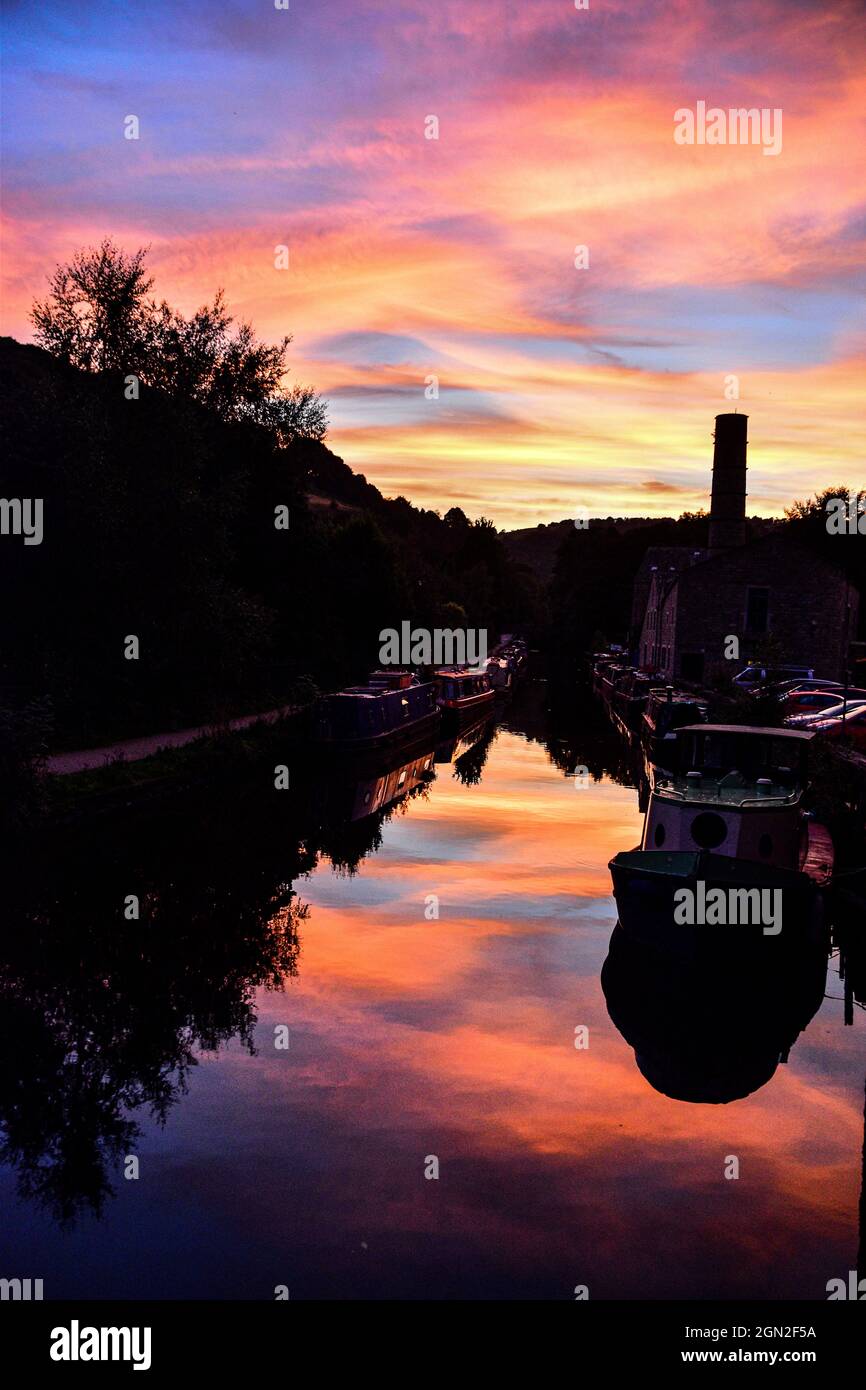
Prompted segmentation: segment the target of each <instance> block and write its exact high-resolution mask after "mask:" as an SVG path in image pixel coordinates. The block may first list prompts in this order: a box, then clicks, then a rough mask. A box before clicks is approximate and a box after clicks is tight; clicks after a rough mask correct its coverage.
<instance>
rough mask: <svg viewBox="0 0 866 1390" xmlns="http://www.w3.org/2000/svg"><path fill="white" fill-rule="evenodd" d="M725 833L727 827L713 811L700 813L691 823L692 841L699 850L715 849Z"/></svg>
mask: <svg viewBox="0 0 866 1390" xmlns="http://www.w3.org/2000/svg"><path fill="white" fill-rule="evenodd" d="M727 833H728V827H727V826H726V825H725V822H724V821H723V820H722V818H721V816H717V815H716V813H715V811H702V812H701V814H700V815H699V816H695V818H694V820H693V821H692V839H693V840H694V842H695V844H696V845H699V846H700V848H701V849H717V848H718V846H719V845H720V844H721V843H722V841H723V840H724V839H725V836H726V835H727Z"/></svg>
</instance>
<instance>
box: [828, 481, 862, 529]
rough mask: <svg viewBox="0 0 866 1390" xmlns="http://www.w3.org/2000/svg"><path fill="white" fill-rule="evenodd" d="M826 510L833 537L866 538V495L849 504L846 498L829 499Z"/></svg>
mask: <svg viewBox="0 0 866 1390" xmlns="http://www.w3.org/2000/svg"><path fill="white" fill-rule="evenodd" d="M824 510H825V511H826V513H827V530H828V532H829V533H830V535H831V536H866V493H862V492H861V493H859V494H858V496H857V497H852V498H851V499H850V501H848V502H846V501H845V498H844V497H828V498H827V501H826V502H825V504H824Z"/></svg>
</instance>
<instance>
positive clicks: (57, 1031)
mask: <svg viewBox="0 0 866 1390" xmlns="http://www.w3.org/2000/svg"><path fill="white" fill-rule="evenodd" d="M580 765H583V766H587V767H588V768H589V769H590V774H591V786H590V788H589V789H588V790H585V791H581V792H578V791H576V790H575V787H574V785H573V779H572V777H571V774H572V773H573V772H574V769H575V767H577V766H580ZM291 766H292V790H291V792H290V793H278V792H276V791H274V790H273V786H272V768H264V769H262V770H261V775H259V774H258V773H256V774H255V775H251V776H244V777H238V778H236V779H235V780H233V781H231V782H230V783H226V784H224V785H222V786H221V787H220V788H218V789H214V788H209V789H199V790H195V789H193V790H191V791H189V792H188V793H186V794H185V795H184V796H183V797H182V798H179V799H176V800H174V801H172V802H170V803H168V804H166V805H163V806H162V807H161V808H160V809H158V810H155V811H149V812H142V813H140V814H136V815H134V816H132V815H130V814H126V815H124V816H120V815H118V816H117V817H115V818H112V819H110V820H103V821H101V822H100V823H98V824H94V825H90V826H88V825H80V826H77V827H75V826H67V827H65V828H60V829H58V830H56V831H55V832H53V834H52V835H51V836H47V837H45V838H44V839H43V840H42V841H41V842H40V843H39V844H38V845H32V846H30V847H29V849H28V848H25V847H19V848H18V850H17V851H16V853H15V855H14V856H13V855H9V856H8V862H6V863H5V864H4V865H3V874H4V879H3V881H4V886H5V903H4V908H5V913H4V918H5V920H4V928H3V932H2V935H0V995H2V1002H3V1006H4V1007H3V1012H2V1025H0V1026H2V1030H3V1031H2V1053H0V1128H2V1134H3V1150H2V1158H3V1161H4V1163H5V1164H6V1165H7V1168H6V1170H5V1173H3V1172H0V1180H2V1182H3V1187H2V1191H0V1196H2V1197H3V1198H4V1211H5V1216H6V1232H7V1235H6V1240H7V1245H8V1247H9V1248H10V1249H12V1250H15V1251H16V1252H17V1254H16V1262H18V1263H23V1264H24V1265H26V1266H27V1268H28V1269H29V1268H31V1267H34V1264H39V1261H40V1260H42V1261H44V1262H45V1263H46V1267H47V1268H48V1269H50V1270H51V1272H52V1285H51V1287H50V1289H49V1292H48V1296H53V1297H60V1296H64V1295H72V1294H83V1295H85V1296H90V1297H106V1296H111V1295H114V1296H119V1297H143V1296H148V1295H149V1296H161V1297H217V1298H219V1297H244V1298H248V1297H252V1298H260V1297H264V1298H268V1297H270V1296H271V1291H272V1289H273V1286H274V1284H275V1283H278V1282H287V1283H289V1285H290V1287H291V1289H292V1297H293V1298H296V1297H301V1298H312V1297H322V1298H342V1297H418V1298H436V1297H470V1298H478V1297H485V1298H493V1297H566V1298H567V1297H569V1295H570V1291H571V1290H572V1289H573V1287H574V1284H575V1283H577V1282H581V1281H582V1282H587V1281H588V1282H589V1283H590V1286H591V1289H592V1295H593V1296H597V1297H612V1298H620V1297H622V1298H630V1297H642V1296H647V1294H648V1295H649V1296H652V1297H676V1296H683V1295H685V1296H698V1297H721V1296H729V1297H735V1296H742V1297H778V1296H784V1295H791V1294H796V1295H797V1296H802V1297H816V1296H817V1297H820V1296H822V1293H821V1290H822V1288H823V1283H822V1282H821V1280H822V1279H823V1280H826V1279H827V1278H830V1277H835V1276H836V1275H839V1274H844V1273H845V1270H846V1269H847V1268H849V1267H850V1260H851V1258H852V1256H850V1255H849V1251H850V1249H851V1247H852V1242H853V1243H854V1244H856V1204H857V1190H858V1175H859V1153H860V1145H861V1141H862V1127H861V1126H862V1116H861V1105H862V1096H861V1088H862V1064H861V1061H860V1059H859V1057H858V1056H857V1054H856V1050H855V1048H854V1047H853V1046H852V1045H850V1044H849V1040H850V1039H853V1038H854V1037H856V1040H857V1042H858V1043H859V1041H860V1031H859V1026H860V1023H861V1015H860V1012H859V1011H857V1017H856V1019H855V1023H856V1025H857V1027H855V1028H854V1029H849V1030H843V1029H842V1028H841V1013H840V1010H841V1009H842V1007H843V1006H842V1005H841V1004H837V1003H835V1002H834V1001H824V1002H823V1004H822V1003H821V994H822V992H823V973H822V972H823V970H824V969H825V968H826V957H824V958H823V959H822V958H819V956H818V955H815V956H814V957H810V958H809V959H805V958H804V960H803V961H802V962H800V964H799V965H798V967H797V969H796V970H795V971H794V972H793V974H792V978H791V980H790V981H789V982H788V983H787V985H786V986H785V987H784V988H782V987H780V985H779V982H776V985H775V986H774V987H773V988H765V987H764V985H765V983H766V982H764V983H762V982H760V981H759V980H758V979H757V977H756V978H754V979H752V978H750V979H748V980H746V979H738V978H734V979H732V980H729V981H728V982H727V984H726V985H725V986H724V987H723V983H722V980H721V979H720V978H717V977H716V975H715V972H713V971H710V972H705V973H704V974H703V975H699V974H695V973H694V971H693V970H692V968H691V967H688V968H687V967H683V966H681V967H680V968H679V969H678V968H676V966H675V965H672V966H671V968H670V969H663V968H662V967H660V966H659V967H658V968H657V969H656V970H655V972H653V969H652V968H651V967H650V966H649V965H647V964H646V962H644V961H638V960H637V958H636V956H635V954H634V952H633V951H632V950H631V949H630V947H629V945H624V946H622V947H620V944H618V941H619V938H618V936H617V933H616V932H614V938H613V941H611V930H612V928H613V927H614V923H615V911H614V906H613V903H612V900H611V897H610V879H609V875H608V871H607V863H608V860H609V858H610V856H611V854H612V853H613V852H614V851H615V850H616V849H617V848H619V847H620V846H622V845H623V844H630V843H634V841H635V838H636V831H637V827H638V824H639V812H638V807H637V800H636V796H635V785H636V783H635V773H634V771H633V769H631V768H630V766H629V764H628V760H627V757H625V756H624V755H623V752H622V747H621V745H620V744H619V741H618V740H617V739H616V737H615V735H613V733H612V731H611V730H610V729H609V727H607V726H606V725H605V724H604V723H603V722H602V721H600V720H598V719H597V718H596V716H595V714H594V712H593V710H592V707H581V705H580V704H579V703H578V702H577V701H575V700H573V699H572V702H571V703H570V704H569V703H568V702H566V703H565V704H564V706H562V707H559V708H557V707H556V706H555V705H552V702H551V701H550V699H549V698H548V694H547V691H546V690H545V688H544V687H543V686H542V685H534V686H530V687H528V688H527V689H526V691H525V693H524V694H523V695H522V696H521V699H520V701H518V702H515V703H514V704H513V705H511V706H510V707H509V708H508V709H507V710H506V711H505V712H504V715H503V716H502V717H501V718H500V720H499V721H498V724H497V723H490V722H488V723H486V724H484V725H482V726H479V727H478V728H476V729H468V730H464V731H463V733H462V735H461V736H460V738H459V739H458V740H456V741H452V742H451V743H448V744H445V743H441V744H439V745H438V746H430V747H422V748H420V749H410V750H403V753H402V754H401V755H398V756H395V757H394V758H392V759H390V760H388V761H387V762H386V763H384V764H383V763H380V764H378V765H373V766H364V765H360V766H359V765H351V764H348V763H343V764H340V765H331V766H329V767H327V768H324V767H323V766H322V765H321V764H318V765H317V764H316V763H315V761H314V760H312V759H309V760H307V761H306V762H305V760H304V758H303V757H301V756H298V757H297V758H295V757H294V756H293V759H292V763H291ZM130 894H136V895H137V896H138V897H139V899H140V903H141V917H140V920H138V921H135V920H133V921H129V920H127V919H126V918H125V917H124V913H123V904H124V901H125V900H126V898H127V897H128V895H130ZM430 895H435V896H436V897H437V898H438V901H439V915H438V917H437V918H435V919H433V920H429V919H428V918H427V917H426V916H425V902H426V901H427V899H428V898H429V897H430ZM609 943H610V951H609V952H608V945H609ZM606 956H608V960H607V964H606V965H604V973H603V975H602V965H603V963H604V962H605V957H606ZM600 977H601V982H603V987H604V993H603V992H602V983H601V982H600ZM833 982H835V983H833ZM831 986H832V987H831ZM831 986H828V991H827V992H828V993H834V992H835V993H837V994H839V993H841V989H840V987H839V986H838V981H837V980H836V975H835V973H832V975H831ZM819 1005H820V1012H819V1015H818V1018H817V1019H816V1020H815V1022H813V1023H812V1024H811V1026H810V1025H809V1019H810V1018H811V1017H812V1014H813V1013H814V1011H815V1009H816V1008H818V1007H819ZM726 1008H727V1015H726ZM608 1011H609V1013H610V1017H612V1018H613V1019H614V1022H615V1024H616V1027H614V1026H612V1025H611V1022H610V1018H609V1016H608ZM711 1024H712V1026H710V1025H711ZM281 1025H289V1026H290V1028H291V1039H292V1042H291V1050H290V1051H289V1052H288V1053H283V1054H278V1053H277V1052H276V1051H275V1049H274V1045H273V1037H274V1029H275V1028H276V1027H278V1026H281ZM578 1025H582V1026H586V1027H587V1028H588V1029H589V1037H590V1047H589V1049H588V1050H586V1051H578V1050H576V1048H575V1047H574V1036H575V1032H574V1030H575V1027H576V1026H578ZM617 1030H621V1033H622V1035H623V1036H624V1038H625V1039H627V1040H628V1041H627V1042H626V1041H623V1036H621V1033H620V1031H617ZM702 1030H703V1031H702ZM804 1030H805V1031H804ZM798 1034H799V1037H798ZM725 1035H727V1036H728V1038H729V1039H730V1038H733V1039H734V1042H735V1048H734V1051H735V1053H736V1058H737V1060H736V1065H734V1064H733V1063H732V1054H730V1053H729V1054H728V1056H727V1058H722V1057H721V1056H720V1054H719V1053H718V1051H717V1050H716V1048H715V1041H714V1040H715V1039H717V1038H718V1037H719V1036H725ZM696 1038H704V1041H703V1042H701V1043H699V1044H698V1043H696V1041H695V1040H696ZM795 1039H796V1040H797V1041H796V1047H794V1048H793V1050H792V1052H791V1059H790V1065H789V1066H787V1067H785V1066H781V1067H778V1070H777V1071H776V1075H775V1077H774V1078H773V1079H772V1082H771V1084H767V1082H768V1081H769V1078H770V1076H771V1074H772V1071H773V1068H774V1067H777V1065H778V1062H779V1061H780V1059H781V1058H782V1056H783V1055H784V1053H785V1051H786V1049H787V1048H791V1046H792V1044H793V1043H794V1041H795ZM687 1043H688V1044H689V1045H688V1046H687ZM632 1047H634V1048H635V1049H636V1051H637V1052H638V1054H639V1059H638V1065H637V1066H636V1065H635V1055H634V1053H633V1052H632ZM726 1064H727V1065H726ZM858 1073H859V1079H858ZM645 1078H648V1079H649V1081H650V1083H651V1084H649V1085H648V1084H647V1080H646V1079H645ZM708 1090H709V1091H710V1092H711V1094H708ZM660 1091H661V1092H663V1094H660V1093H659V1092H660ZM733 1093H736V1095H737V1096H741V1097H744V1098H743V1099H740V1100H738V1103H737V1104H736V1105H732V1106H694V1105H683V1104H682V1103H681V1100H676V1101H675V1100H672V1099H670V1097H671V1096H673V1095H678V1096H680V1097H681V1098H682V1099H687V1100H690V1101H692V1100H696V1099H729V1098H733ZM178 1102H180V1103H178ZM740 1151H742V1152H744V1153H746V1154H748V1155H751V1156H752V1158H753V1159H754V1162H753V1164H752V1166H751V1169H750V1178H749V1182H748V1183H747V1184H743V1186H742V1187H741V1189H740V1191H741V1196H740V1197H738V1199H737V1200H738V1201H739V1202H740V1206H738V1207H736V1208H734V1207H733V1206H731V1207H730V1209H729V1210H728V1214H727V1216H726V1218H725V1219H724V1220H720V1219H719V1215H718V1212H719V1205H718V1204H719V1202H720V1201H723V1200H725V1199H724V1198H723V1197H720V1196H719V1191H725V1190H727V1191H728V1192H730V1189H731V1188H733V1187H736V1186H737V1184H725V1185H724V1186H722V1187H721V1188H720V1187H719V1185H718V1184H716V1185H715V1186H713V1182H714V1179H713V1177H712V1175H714V1174H715V1173H716V1172H719V1173H720V1172H721V1157H722V1156H723V1155H724V1154H726V1153H728V1152H740ZM129 1153H136V1154H140V1155H141V1156H142V1173H143V1177H142V1181H141V1182H140V1183H127V1182H124V1181H123V1178H122V1176H121V1164H122V1159H123V1157H124V1156H125V1155H126V1154H129ZM428 1153H437V1154H438V1155H439V1156H440V1159H441V1162H442V1174H443V1176H442V1180H441V1182H440V1183H438V1184H437V1183H427V1182H425V1181H424V1179H423V1161H424V1157H425V1155H426V1154H428ZM139 1191H140V1193H141V1195H140V1196H139V1195H138V1192H139ZM731 1200H733V1199H731ZM673 1207H675V1208H676V1210H677V1212H678V1217H677V1220H676V1221H675V1222H672V1221H671V1220H670V1217H669V1215H667V1213H669V1212H670V1210H671V1209H672V1208H673ZM95 1213H101V1215H102V1223H101V1224H100V1225H97V1224H96V1223H94V1221H93V1220H92V1219H91V1218H92V1215H93V1214H95ZM61 1223H65V1228H64V1233H63V1234H62V1235H58V1234H57V1231H56V1229H55V1228H56V1227H57V1226H59V1225H60V1224H61ZM761 1241H763V1247H760V1248H759V1246H760V1242H761ZM19 1257H20V1258H19ZM846 1262H847V1263H846ZM837 1266H838V1268H837ZM40 1267H41V1266H40Z"/></svg>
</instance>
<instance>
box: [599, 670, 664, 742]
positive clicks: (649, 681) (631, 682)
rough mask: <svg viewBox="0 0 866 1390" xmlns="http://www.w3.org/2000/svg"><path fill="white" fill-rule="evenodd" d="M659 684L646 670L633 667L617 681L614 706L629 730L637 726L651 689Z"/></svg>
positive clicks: (614, 688) (613, 697) (613, 699)
mask: <svg viewBox="0 0 866 1390" xmlns="http://www.w3.org/2000/svg"><path fill="white" fill-rule="evenodd" d="M657 684H658V682H657V680H656V679H655V678H654V677H653V676H650V675H648V674H647V673H646V672H645V671H635V670H633V669H632V670H628V671H626V672H625V674H624V675H622V676H620V677H619V679H618V680H617V681H616V683H615V685H614V687H613V694H612V697H611V700H612V704H613V708H614V709H615V711H616V713H617V714H618V715H619V717H620V719H621V720H622V721H623V723H624V724H625V726H626V728H627V729H628V730H629V731H632V730H634V729H635V728H637V726H638V724H639V722H640V718H641V715H642V714H643V712H644V710H645V709H646V706H647V702H648V700H649V695H650V691H651V690H653V689H654V688H655V687H656V685H657Z"/></svg>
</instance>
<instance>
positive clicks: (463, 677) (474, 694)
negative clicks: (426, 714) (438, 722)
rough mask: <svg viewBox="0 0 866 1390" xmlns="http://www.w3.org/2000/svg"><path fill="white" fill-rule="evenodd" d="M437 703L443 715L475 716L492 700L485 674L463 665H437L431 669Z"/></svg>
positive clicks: (457, 717)
mask: <svg viewBox="0 0 866 1390" xmlns="http://www.w3.org/2000/svg"><path fill="white" fill-rule="evenodd" d="M433 680H434V682H435V685H436V703H437V705H438V706H439V709H440V710H441V711H442V715H443V717H447V718H448V719H451V720H454V719H455V718H456V719H463V718H465V717H467V716H469V715H471V716H472V717H473V718H477V717H478V716H479V715H480V714H483V712H484V711H485V710H486V709H488V708H489V707H490V706H491V705H492V704H493V701H494V699H495V694H494V691H493V689H492V687H491V684H490V681H489V679H488V676H487V673H486V672H485V671H478V670H472V669H470V668H467V667H465V666H440V667H439V668H438V669H437V670H436V671H434V672H433Z"/></svg>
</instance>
